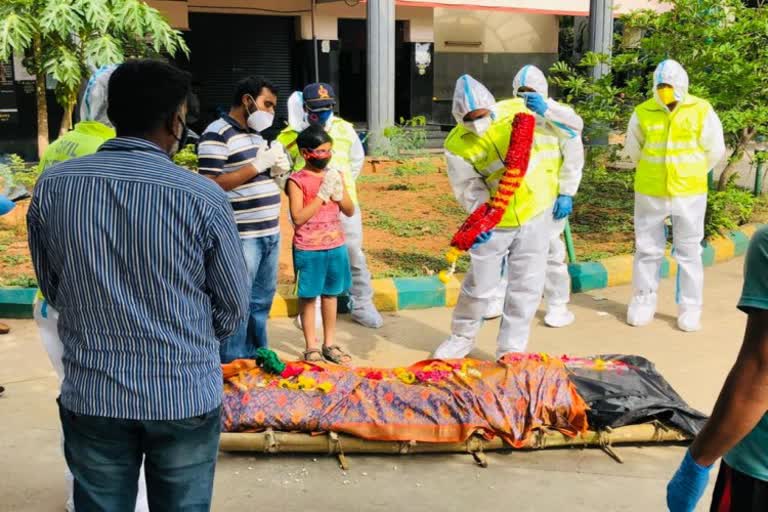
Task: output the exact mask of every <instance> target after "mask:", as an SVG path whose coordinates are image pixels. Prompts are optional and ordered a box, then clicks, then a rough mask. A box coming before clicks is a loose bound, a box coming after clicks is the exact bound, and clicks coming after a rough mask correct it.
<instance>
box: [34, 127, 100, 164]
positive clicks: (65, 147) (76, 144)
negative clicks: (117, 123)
mask: <svg viewBox="0 0 768 512" xmlns="http://www.w3.org/2000/svg"><path fill="white" fill-rule="evenodd" d="M114 137H115V130H114V129H113V128H110V127H109V126H106V125H104V124H102V123H100V122H98V121H81V122H79V123H77V124H76V125H75V129H74V130H72V131H71V132H67V133H65V134H64V135H62V136H61V137H59V138H58V139H56V142H54V143H53V144H51V145H50V146H48V149H46V150H45V153H43V158H42V159H41V160H40V170H42V171H44V170H46V169H47V168H48V167H50V166H52V165H54V164H57V163H59V162H64V161H67V160H69V159H71V158H78V157H81V156H86V155H92V154H93V153H95V152H96V151H97V150H98V149H99V146H101V145H102V144H104V143H105V142H106V141H108V140H109V139H112V138H114Z"/></svg>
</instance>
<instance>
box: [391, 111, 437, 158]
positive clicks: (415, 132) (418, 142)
mask: <svg viewBox="0 0 768 512" xmlns="http://www.w3.org/2000/svg"><path fill="white" fill-rule="evenodd" d="M426 126H427V118H426V117H424V116H417V117H414V118H412V119H404V118H402V117H401V118H400V123H399V124H396V125H394V126H390V127H389V128H385V129H384V137H386V139H387V141H388V144H387V146H386V147H384V148H381V150H380V153H381V154H382V156H385V157H387V158H391V159H393V160H397V159H399V158H400V157H402V156H403V155H404V154H410V155H414V154H416V155H418V154H420V153H422V152H423V150H424V148H425V147H426V146H427V130H426V128H425V127H426Z"/></svg>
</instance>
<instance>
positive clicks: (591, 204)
mask: <svg viewBox="0 0 768 512" xmlns="http://www.w3.org/2000/svg"><path fill="white" fill-rule="evenodd" d="M633 180H634V171H633V170H623V169H613V170H610V171H590V170H586V169H585V171H584V178H583V179H582V182H581V186H580V187H579V192H578V194H577V195H576V197H575V199H574V213H573V215H572V216H571V230H572V231H573V232H574V233H629V232H632V231H633V230H634V226H633V214H634V208H635V207H634V203H635V195H634V192H633Z"/></svg>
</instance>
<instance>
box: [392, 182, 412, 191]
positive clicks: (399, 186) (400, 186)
mask: <svg viewBox="0 0 768 512" xmlns="http://www.w3.org/2000/svg"><path fill="white" fill-rule="evenodd" d="M387 190H391V191H405V190H416V187H414V186H413V185H411V184H410V183H392V184H391V185H389V186H388V187H387Z"/></svg>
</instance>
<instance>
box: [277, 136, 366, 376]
mask: <svg viewBox="0 0 768 512" xmlns="http://www.w3.org/2000/svg"><path fill="white" fill-rule="evenodd" d="M296 145H297V146H298V148H299V151H300V152H301V156H302V157H304V161H305V162H306V167H305V168H304V169H303V170H302V171H299V172H297V173H294V174H292V175H291V177H290V178H289V180H288V184H287V187H286V190H287V192H288V199H289V201H290V210H291V218H292V220H293V224H294V234H293V266H294V269H295V271H296V277H297V279H296V280H297V295H298V297H299V315H300V316H301V325H302V330H303V331H304V340H305V342H306V344H307V349H306V351H305V352H304V360H305V361H309V362H318V361H322V360H323V357H325V359H327V360H328V361H331V362H334V363H337V364H347V363H349V361H350V359H351V358H350V356H349V354H347V353H346V352H344V350H342V349H341V347H339V346H338V345H335V344H334V341H335V337H336V309H337V298H338V296H339V295H341V294H342V293H344V292H345V291H346V290H347V289H348V288H349V286H350V285H351V282H352V275H351V273H350V270H349V257H348V255H347V248H346V247H345V246H344V231H343V229H342V227H341V221H340V219H339V212H340V211H341V213H343V214H344V215H346V216H347V217H350V216H352V214H353V213H354V212H355V206H354V204H353V203H352V200H351V199H350V198H349V195H348V194H347V190H346V188H345V187H344V181H343V178H342V176H341V174H340V173H339V172H338V171H336V170H334V169H330V170H325V168H326V166H327V165H328V162H330V160H331V148H332V147H333V140H332V139H331V137H330V135H328V134H327V133H326V132H325V130H324V129H323V128H322V127H319V126H310V127H309V128H307V129H305V130H304V131H302V132H301V133H300V134H299V136H298V138H297V139H296ZM318 297H320V300H321V307H320V309H321V312H322V317H323V334H324V339H323V345H322V348H321V347H320V343H319V342H318V340H317V332H316V327H315V302H316V301H317V298H318Z"/></svg>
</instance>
